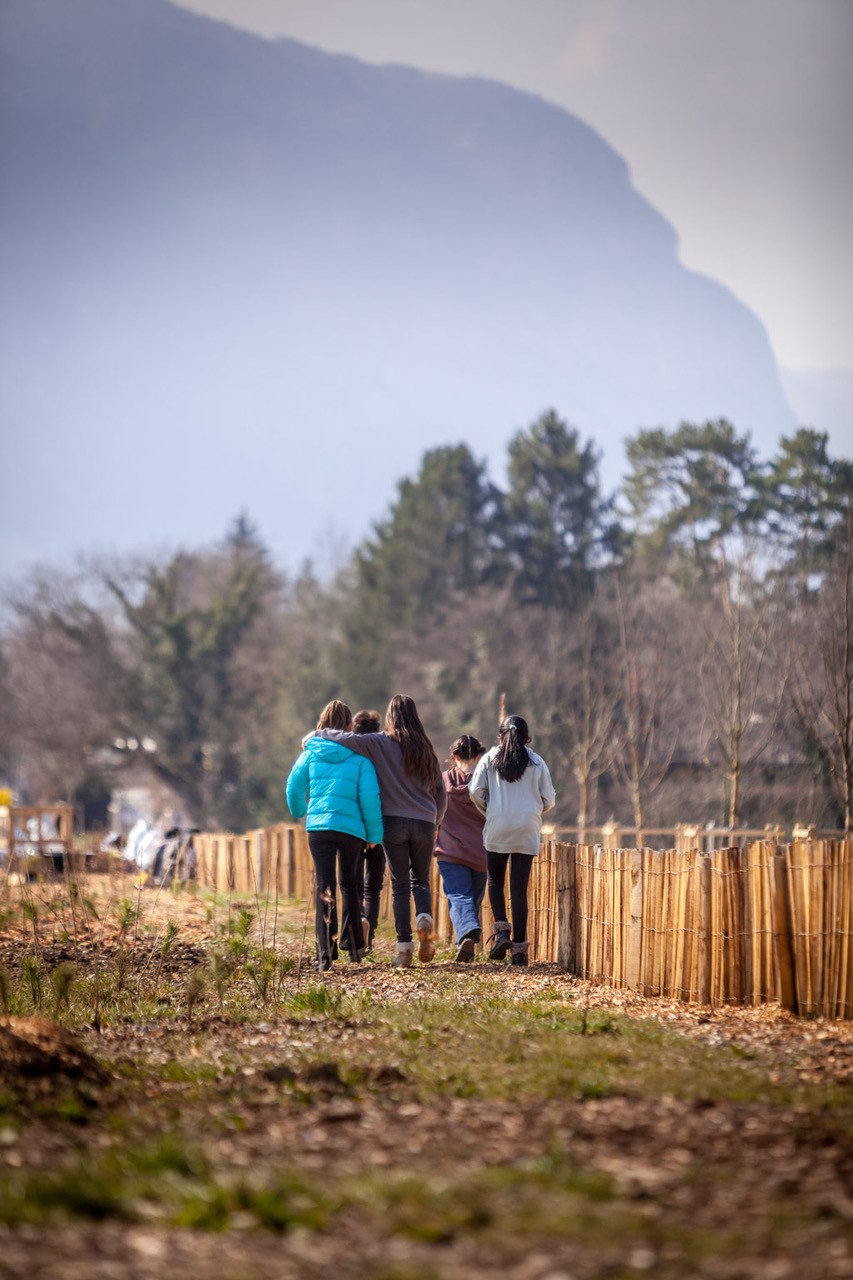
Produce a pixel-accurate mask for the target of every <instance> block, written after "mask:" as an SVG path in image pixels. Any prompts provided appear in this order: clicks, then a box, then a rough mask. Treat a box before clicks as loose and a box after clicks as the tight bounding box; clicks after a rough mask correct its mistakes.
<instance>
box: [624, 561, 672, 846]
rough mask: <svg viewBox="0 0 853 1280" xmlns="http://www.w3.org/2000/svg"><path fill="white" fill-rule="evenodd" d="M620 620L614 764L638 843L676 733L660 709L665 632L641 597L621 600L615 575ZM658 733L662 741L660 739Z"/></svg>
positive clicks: (667, 671) (668, 677) (668, 681)
mask: <svg viewBox="0 0 853 1280" xmlns="http://www.w3.org/2000/svg"><path fill="white" fill-rule="evenodd" d="M616 614H617V618H618V622H619V641H620V664H619V704H618V714H617V717H616V718H615V720H614V750H613V763H614V766H615V768H616V772H617V774H618V775H619V777H621V779H622V782H623V784H624V785H625V787H626V789H627V791H628V795H629V797H630V801H631V810H632V813H633V817H634V826H635V827H636V828H637V844H638V845H640V844H642V843H643V839H642V835H643V832H642V829H643V823H644V819H645V806H646V802H647V800H649V799H650V798H651V797H652V796H653V795H654V794H655V792H656V791H657V790H658V788H659V787H660V785H661V783H662V782H663V780H664V778H665V777H666V774H667V770H668V769H669V766H670V763H671V761H672V757H673V753H674V751H675V742H676V735H675V733H674V732H673V731H672V728H671V727H670V729H669V731H668V732H664V733H662V730H664V723H663V707H664V704H665V701H666V698H667V695H668V693H669V692H670V689H671V687H672V683H673V668H672V663H671V661H670V655H669V653H668V650H667V633H666V630H665V629H664V628H662V627H660V626H658V625H657V622H656V619H655V618H654V617H653V616H652V615H651V614H650V612H649V610H648V609H647V608H646V606H645V604H644V602H643V600H642V599H641V600H640V601H639V602H634V605H633V607H631V603H629V602H626V599H625V591H624V588H623V584H622V581H621V578H620V577H619V576H617V577H616ZM662 737H663V744H661V738H662Z"/></svg>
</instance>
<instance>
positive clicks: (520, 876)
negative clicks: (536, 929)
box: [486, 852, 533, 942]
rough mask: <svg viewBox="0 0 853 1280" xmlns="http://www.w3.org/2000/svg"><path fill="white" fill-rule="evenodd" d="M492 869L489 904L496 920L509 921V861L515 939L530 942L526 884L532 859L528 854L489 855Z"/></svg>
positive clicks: (489, 869) (488, 863)
mask: <svg viewBox="0 0 853 1280" xmlns="http://www.w3.org/2000/svg"><path fill="white" fill-rule="evenodd" d="M486 862H487V866H488V872H489V880H488V884H489V905H490V906H491V908H492V915H493V916H494V917H495V920H507V919H508V916H507V913H506V895H505V893H504V886H505V884H506V867H507V863H509V896H510V901H511V902H512V940H513V942H526V941H527V884H528V881H529V880H530V871H531V868H532V866H533V859H532V858H531V856H530V854H529V853H490V852H487V854H486Z"/></svg>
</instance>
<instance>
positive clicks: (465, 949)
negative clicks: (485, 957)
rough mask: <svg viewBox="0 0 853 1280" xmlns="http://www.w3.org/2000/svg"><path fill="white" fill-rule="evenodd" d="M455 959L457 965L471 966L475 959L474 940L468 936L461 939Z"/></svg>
mask: <svg viewBox="0 0 853 1280" xmlns="http://www.w3.org/2000/svg"><path fill="white" fill-rule="evenodd" d="M454 959H455V960H456V963H457V964H470V962H471V961H472V960H473V959H474V939H473V938H472V937H470V936H469V935H468V934H466V935H465V937H464V938H460V940H459V946H458V947H457V948H456V955H455V957H454Z"/></svg>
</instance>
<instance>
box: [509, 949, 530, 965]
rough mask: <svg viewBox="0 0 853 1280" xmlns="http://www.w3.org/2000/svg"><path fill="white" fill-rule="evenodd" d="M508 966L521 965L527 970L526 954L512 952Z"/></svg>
mask: <svg viewBox="0 0 853 1280" xmlns="http://www.w3.org/2000/svg"><path fill="white" fill-rule="evenodd" d="M510 964H518V965H521V966H522V967H523V968H525V969H526V968H527V952H526V951H513V953H512V959H511V960H510Z"/></svg>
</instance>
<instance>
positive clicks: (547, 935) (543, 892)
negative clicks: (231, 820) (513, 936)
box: [193, 823, 559, 961]
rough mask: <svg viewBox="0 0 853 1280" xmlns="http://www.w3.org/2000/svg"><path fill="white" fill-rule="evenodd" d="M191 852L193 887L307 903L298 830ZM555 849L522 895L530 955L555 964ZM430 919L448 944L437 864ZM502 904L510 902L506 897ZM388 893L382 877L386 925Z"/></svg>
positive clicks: (307, 878) (545, 851)
mask: <svg viewBox="0 0 853 1280" xmlns="http://www.w3.org/2000/svg"><path fill="white" fill-rule="evenodd" d="M193 844H194V847H195V851H196V874H197V876H198V879H199V881H200V882H201V883H202V884H204V885H207V886H208V887H209V888H211V889H215V890H216V891H217V892H219V893H229V892H230V893H235V894H241V895H250V896H251V895H257V896H258V897H260V898H261V899H263V900H264V901H265V902H266V901H268V900H269V898H270V897H274V896H276V895H277V896H279V897H286V898H312V897H313V894H314V885H315V881H314V863H313V861H312V858H311V853H310V851H309V849H308V838H307V835H306V833H305V830H304V828H303V827H301V826H296V825H291V824H288V823H279V824H277V825H276V826H273V827H267V828H265V829H264V830H258V831H248V832H246V833H245V835H230V834H226V833H215V832H214V833H211V832H205V833H203V834H202V835H195V836H194V837H193ZM555 850H556V846H555V845H554V844H553V842H546V843H545V844H543V846H542V849H541V852H540V855H539V857H538V858H536V859H535V861H534V864H533V871H532V874H531V877H530V886H529V890H528V906H529V926H528V937H529V938H530V939H531V952H532V954H534V955H535V956H536V957H537V958H538V959H540V960H550V961H556V959H557V946H558V935H559V930H558V922H557V863H556V852H555ZM430 886H431V889H432V900H433V914H434V918H435V930H436V935H437V937H438V939H439V940H440V941H443V942H450V941H451V940H452V938H453V927H452V925H451V922H450V911H449V907H448V902H447V898H446V896H445V894H444V890H443V889H442V886H441V876H440V874H439V870H438V864H437V863H436V862H435V861H433V864H432V867H431V870H430ZM507 901H508V902H509V901H510V899H509V897H507ZM482 915H483V931H484V936H486V937H487V936H488V935H489V934H490V933H491V932H492V931H493V928H494V919H493V916H492V913H491V910H490V908H489V905H488V902H487V901H486V902H484V903H483V911H482ZM393 918H394V915H393V911H392V907H391V887H390V884H389V880H388V876H387V874H386V876H385V884H384V886H383V889H382V897H381V899H380V907H379V919H380V921H382V922H385V923H390V922H391V921H393Z"/></svg>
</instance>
